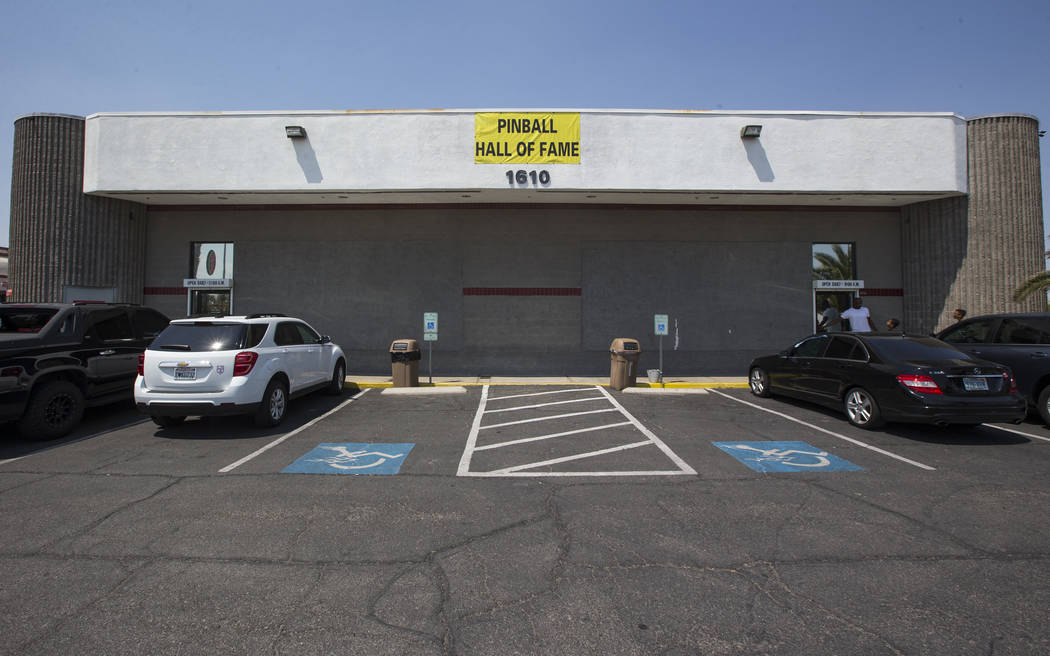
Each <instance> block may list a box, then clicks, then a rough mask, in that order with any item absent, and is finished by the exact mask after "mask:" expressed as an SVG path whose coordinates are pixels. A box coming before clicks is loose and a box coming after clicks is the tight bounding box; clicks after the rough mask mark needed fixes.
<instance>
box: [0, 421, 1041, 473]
mask: <svg viewBox="0 0 1050 656" xmlns="http://www.w3.org/2000/svg"><path fill="white" fill-rule="evenodd" d="M981 425H982V426H987V427H988V428H994V429H996V430H1001V431H1006V432H1007V433H1016V434H1017V435H1024V436H1025V437H1031V438H1032V439H1036V440H1043V441H1044V442H1050V437H1043V436H1041V435H1032V434H1031V433H1024V432H1021V431H1019V430H1015V429H1013V428H1003V427H1002V426H995V425H994V424H981ZM0 464H3V463H0Z"/></svg>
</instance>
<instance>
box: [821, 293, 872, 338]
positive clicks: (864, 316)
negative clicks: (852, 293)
mask: <svg viewBox="0 0 1050 656" xmlns="http://www.w3.org/2000/svg"><path fill="white" fill-rule="evenodd" d="M863 305H864V301H862V300H861V298H860V296H857V297H855V298H854V299H853V307H851V308H850V309H848V310H846V311H845V312H843V313H842V314H840V315H839V318H838V319H835V320H834V321H829V322H828V327H829V328H830V327H831V326H833V325H835V324H837V323H842V321H843V320H845V319H849V329H850V330H851V331H853V332H855V333H867V332H872V331H874V330H875V324H874V323H872V321H871V312H869V311H868V308H866V307H862V306H863Z"/></svg>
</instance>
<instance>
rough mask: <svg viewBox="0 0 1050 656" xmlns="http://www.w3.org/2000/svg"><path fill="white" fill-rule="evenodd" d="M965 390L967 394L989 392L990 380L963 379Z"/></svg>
mask: <svg viewBox="0 0 1050 656" xmlns="http://www.w3.org/2000/svg"><path fill="white" fill-rule="evenodd" d="M963 389H965V390H966V391H967V392H987V391H988V380H987V379H985V378H963Z"/></svg>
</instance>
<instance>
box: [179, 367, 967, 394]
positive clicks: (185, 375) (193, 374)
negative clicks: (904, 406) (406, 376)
mask: <svg viewBox="0 0 1050 656" xmlns="http://www.w3.org/2000/svg"><path fill="white" fill-rule="evenodd" d="M196 378H197V370H196V369H193V368H188V367H187V368H183V367H179V368H178V369H176V370H175V380H195V379H196ZM967 389H969V388H967Z"/></svg>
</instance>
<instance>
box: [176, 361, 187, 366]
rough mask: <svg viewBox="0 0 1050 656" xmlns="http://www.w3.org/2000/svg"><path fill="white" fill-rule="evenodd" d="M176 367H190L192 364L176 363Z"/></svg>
mask: <svg viewBox="0 0 1050 656" xmlns="http://www.w3.org/2000/svg"><path fill="white" fill-rule="evenodd" d="M175 366H176V367H188V366H190V363H189V362H176V363H175Z"/></svg>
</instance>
